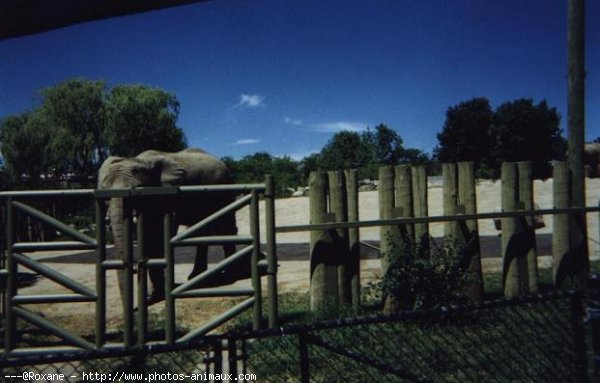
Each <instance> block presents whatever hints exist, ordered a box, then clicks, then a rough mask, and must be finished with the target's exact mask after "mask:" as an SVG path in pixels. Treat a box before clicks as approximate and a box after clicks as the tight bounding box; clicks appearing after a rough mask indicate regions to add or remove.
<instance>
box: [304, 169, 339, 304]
mask: <svg viewBox="0 0 600 383" xmlns="http://www.w3.org/2000/svg"><path fill="white" fill-rule="evenodd" d="M309 187H310V193H309V203H310V223H311V224H313V223H325V222H330V221H331V218H332V217H331V216H330V215H329V214H328V213H327V182H326V181H325V174H324V173H323V172H320V171H317V172H311V173H310V176H309ZM335 251H336V249H335V244H334V241H333V236H332V234H331V233H330V232H328V231H326V230H312V231H311V232H310V310H311V311H318V310H322V309H324V308H326V307H329V306H331V305H337V303H338V278H337V274H338V270H337V265H336V259H335V258H336V257H335Z"/></svg>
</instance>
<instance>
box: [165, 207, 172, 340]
mask: <svg viewBox="0 0 600 383" xmlns="http://www.w3.org/2000/svg"><path fill="white" fill-rule="evenodd" d="M171 221H172V216H171V212H170V211H168V212H166V213H165V216H164V220H163V245H164V253H165V257H166V259H167V270H166V273H165V338H166V341H167V343H168V344H173V343H175V298H174V297H173V288H174V286H175V259H174V250H173V246H172V245H171V226H172V222H171Z"/></svg>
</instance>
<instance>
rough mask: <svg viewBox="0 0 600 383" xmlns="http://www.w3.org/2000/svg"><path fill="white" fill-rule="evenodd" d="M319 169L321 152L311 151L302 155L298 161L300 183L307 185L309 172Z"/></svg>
mask: <svg viewBox="0 0 600 383" xmlns="http://www.w3.org/2000/svg"><path fill="white" fill-rule="evenodd" d="M319 169H321V154H320V153H312V154H310V155H308V156H306V157H304V158H303V159H302V160H301V161H300V174H301V177H302V184H303V185H308V177H309V176H310V173H311V172H314V171H317V170H319Z"/></svg>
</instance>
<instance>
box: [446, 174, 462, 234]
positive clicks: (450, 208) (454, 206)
mask: <svg viewBox="0 0 600 383" xmlns="http://www.w3.org/2000/svg"><path fill="white" fill-rule="evenodd" d="M457 176H458V175H457V170H456V164H454V163H450V164H442V178H443V188H444V189H443V203H444V215H456V214H457V213H458V177H457ZM459 233H460V231H459V229H458V223H457V222H456V221H450V222H446V223H445V224H444V236H446V237H450V238H454V239H457V238H458V236H459Z"/></svg>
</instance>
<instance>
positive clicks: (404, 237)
mask: <svg viewBox="0 0 600 383" xmlns="http://www.w3.org/2000/svg"><path fill="white" fill-rule="evenodd" d="M394 189H395V190H396V197H395V208H394V216H395V217H394V218H412V217H413V196H412V177H411V170H410V166H408V165H398V166H396V167H395V169H394ZM398 229H399V230H400V240H401V241H403V242H404V243H406V244H407V245H409V244H414V243H415V227H414V225H413V224H407V225H400V226H399V228H398Z"/></svg>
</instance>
